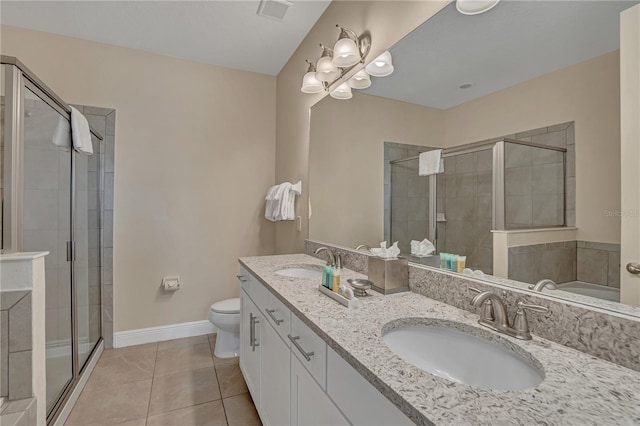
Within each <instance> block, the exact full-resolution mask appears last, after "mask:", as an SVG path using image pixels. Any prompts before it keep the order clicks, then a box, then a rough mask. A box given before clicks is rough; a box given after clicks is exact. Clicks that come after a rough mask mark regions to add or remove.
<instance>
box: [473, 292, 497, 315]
mask: <svg viewBox="0 0 640 426" xmlns="http://www.w3.org/2000/svg"><path fill="white" fill-rule="evenodd" d="M467 290H469V291H471V292H473V293H478V294H480V293H482V291H480V290H478V289H477V288H475V287H469V288H468V289H467ZM495 319H496V314H495V312H494V311H493V304H492V303H491V300H487V301H486V302H485V303H484V304H483V305H482V311H480V321H482V320H484V321H495Z"/></svg>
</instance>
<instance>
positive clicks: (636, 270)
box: [627, 262, 640, 275]
mask: <svg viewBox="0 0 640 426" xmlns="http://www.w3.org/2000/svg"><path fill="white" fill-rule="evenodd" d="M627 271H629V273H631V274H633V275H638V274H640V263H635V262H629V263H627Z"/></svg>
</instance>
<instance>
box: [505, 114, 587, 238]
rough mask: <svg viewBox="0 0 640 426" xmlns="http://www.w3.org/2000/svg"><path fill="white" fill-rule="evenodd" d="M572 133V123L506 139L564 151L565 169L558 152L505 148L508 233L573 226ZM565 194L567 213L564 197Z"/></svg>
mask: <svg viewBox="0 0 640 426" xmlns="http://www.w3.org/2000/svg"><path fill="white" fill-rule="evenodd" d="M574 135H575V132H574V124H573V122H568V123H562V124H557V125H553V126H548V127H542V128H539V129H534V130H528V131H526V132H521V133H516V134H515V135H509V136H506V137H509V138H514V139H517V140H521V141H525V142H533V143H537V144H541V145H549V146H553V147H558V148H565V149H567V153H566V156H567V159H566V168H565V170H564V171H563V166H562V159H563V156H562V154H561V153H559V152H557V151H551V150H544V149H541V148H533V147H527V146H523V145H516V144H509V143H507V144H505V145H506V148H505V221H506V226H507V229H521V228H531V227H545V226H562V225H563V224H564V218H565V214H566V225H567V226H575V186H576V183H575V182H576V180H575V136H574ZM564 191H566V213H565V204H564V203H565V201H564V200H565V196H564Z"/></svg>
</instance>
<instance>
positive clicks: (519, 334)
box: [513, 299, 549, 340]
mask: <svg viewBox="0 0 640 426" xmlns="http://www.w3.org/2000/svg"><path fill="white" fill-rule="evenodd" d="M516 306H517V307H518V310H517V311H516V315H515V316H514V318H513V329H514V330H515V332H516V336H515V337H516V338H518V339H525V340H530V339H531V332H530V331H529V321H528V320H527V314H526V312H525V311H527V310H528V311H533V312H540V313H546V312H549V308H546V307H544V306H540V305H532V304H529V303H525V302H523V301H522V299H518V301H517V302H516Z"/></svg>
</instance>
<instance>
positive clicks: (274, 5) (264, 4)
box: [258, 0, 293, 21]
mask: <svg viewBox="0 0 640 426" xmlns="http://www.w3.org/2000/svg"><path fill="white" fill-rule="evenodd" d="M292 4H293V2H290V1H287V0H262V1H261V2H260V6H258V15H260V16H264V17H265V18H271V19H275V20H276V21H282V20H283V19H284V15H286V14H287V9H289V6H291V5H292Z"/></svg>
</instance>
